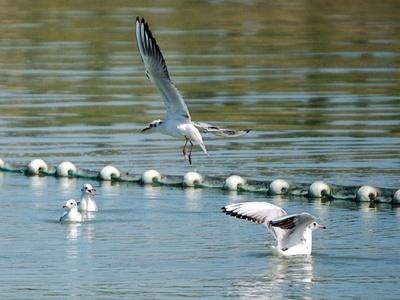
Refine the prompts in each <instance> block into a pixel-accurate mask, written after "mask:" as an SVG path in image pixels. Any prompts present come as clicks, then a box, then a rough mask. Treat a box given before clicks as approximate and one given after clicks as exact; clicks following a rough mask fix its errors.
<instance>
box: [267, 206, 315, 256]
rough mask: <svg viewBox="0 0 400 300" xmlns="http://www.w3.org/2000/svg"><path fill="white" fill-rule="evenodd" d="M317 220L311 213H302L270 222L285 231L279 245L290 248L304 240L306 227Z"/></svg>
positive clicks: (272, 225)
mask: <svg viewBox="0 0 400 300" xmlns="http://www.w3.org/2000/svg"><path fill="white" fill-rule="evenodd" d="M315 220H316V218H315V217H314V216H312V215H310V214H309V213H301V214H294V215H286V216H282V217H279V218H276V219H274V220H272V221H271V222H270V226H271V227H273V228H276V229H281V230H282V231H283V235H282V238H281V239H280V240H278V245H279V246H280V247H282V248H290V247H292V246H294V245H298V244H300V243H301V242H302V239H303V238H304V237H303V236H304V232H305V230H306V227H307V226H308V225H310V224H311V223H312V222H314V221H315Z"/></svg>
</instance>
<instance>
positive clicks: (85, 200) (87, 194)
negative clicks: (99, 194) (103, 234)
mask: <svg viewBox="0 0 400 300" xmlns="http://www.w3.org/2000/svg"><path fill="white" fill-rule="evenodd" d="M81 192H82V193H81V201H79V203H78V209H79V211H84V212H93V211H97V210H98V209H97V204H96V201H95V200H94V195H95V193H96V190H95V189H94V188H93V186H92V185H91V184H90V183H86V184H84V185H83V187H82V189H81Z"/></svg>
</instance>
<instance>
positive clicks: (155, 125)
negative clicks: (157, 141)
mask: <svg viewBox="0 0 400 300" xmlns="http://www.w3.org/2000/svg"><path fill="white" fill-rule="evenodd" d="M162 122H163V121H162V120H160V119H157V120H154V121H151V122H150V124H149V126H147V127H146V128H143V129H142V132H145V131H157V129H158V128H159V127H160V125H161V124H162Z"/></svg>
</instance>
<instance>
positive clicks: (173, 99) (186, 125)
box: [136, 17, 250, 164]
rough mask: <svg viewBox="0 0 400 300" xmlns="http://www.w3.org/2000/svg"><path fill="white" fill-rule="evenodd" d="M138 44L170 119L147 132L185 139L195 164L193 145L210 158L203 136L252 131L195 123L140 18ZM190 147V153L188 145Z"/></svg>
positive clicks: (153, 40) (186, 153)
mask: <svg viewBox="0 0 400 300" xmlns="http://www.w3.org/2000/svg"><path fill="white" fill-rule="evenodd" d="M136 42H137V46H138V49H139V52H140V56H141V57H142V60H143V63H144V66H145V68H146V75H147V77H148V78H150V79H151V81H153V83H154V84H155V86H156V87H157V88H158V90H159V91H160V93H161V96H162V99H163V101H164V104H165V107H166V110H167V115H166V118H165V120H160V119H158V120H154V121H152V122H150V124H149V126H147V127H146V128H144V129H143V130H142V132H144V131H155V132H160V133H163V134H166V135H169V136H173V137H176V138H184V139H185V145H184V146H183V150H182V151H183V155H184V157H185V158H187V159H188V161H189V164H192V149H193V141H194V142H196V143H197V144H198V145H199V146H200V147H201V149H202V150H203V152H204V153H205V154H207V155H208V153H207V150H206V147H205V145H204V142H203V138H202V136H201V133H206V132H210V133H213V134H215V135H219V136H223V137H237V136H241V135H243V134H245V133H247V132H249V131H250V129H246V130H232V129H226V128H219V127H217V126H214V125H210V124H208V123H204V122H193V121H192V120H191V117H190V113H189V110H188V108H187V106H186V103H185V101H184V100H183V98H182V96H181V94H180V93H179V91H178V89H177V88H176V87H175V85H174V84H173V83H172V81H171V78H170V76H169V73H168V69H167V65H166V63H165V60H164V57H163V55H162V53H161V50H160V47H159V46H158V44H157V42H156V40H155V38H154V37H153V34H152V33H151V31H150V29H149V25H148V24H147V22H146V21H145V20H144V19H143V18H142V19H140V18H139V17H137V18H136ZM188 143H189V144H190V149H189V152H187V149H186V147H187V144H188Z"/></svg>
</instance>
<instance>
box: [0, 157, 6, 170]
mask: <svg viewBox="0 0 400 300" xmlns="http://www.w3.org/2000/svg"><path fill="white" fill-rule="evenodd" d="M4 165H5V163H4V160H2V159H1V158H0V168H4Z"/></svg>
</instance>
